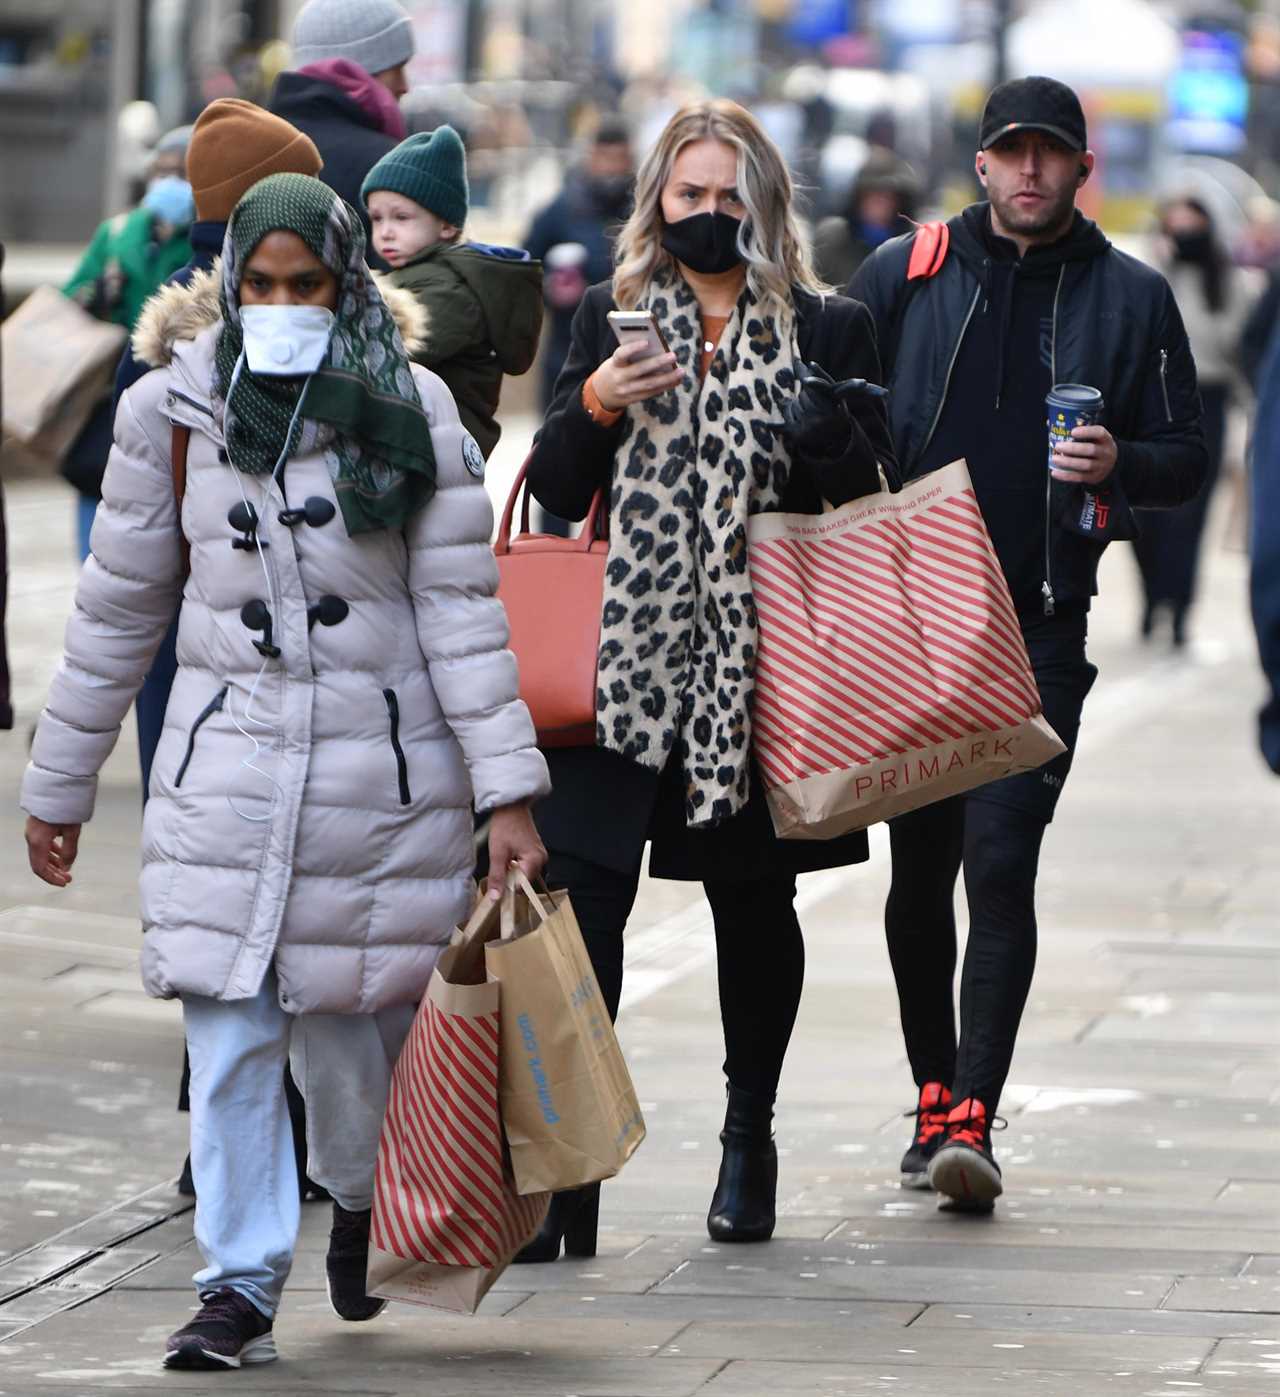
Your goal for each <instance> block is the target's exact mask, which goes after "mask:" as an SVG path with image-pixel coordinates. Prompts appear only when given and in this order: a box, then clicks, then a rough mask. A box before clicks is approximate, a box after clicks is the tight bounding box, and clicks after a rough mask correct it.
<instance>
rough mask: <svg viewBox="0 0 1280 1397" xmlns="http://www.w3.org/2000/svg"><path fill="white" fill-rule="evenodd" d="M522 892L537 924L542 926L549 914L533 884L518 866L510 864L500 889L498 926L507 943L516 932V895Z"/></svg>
mask: <svg viewBox="0 0 1280 1397" xmlns="http://www.w3.org/2000/svg"><path fill="white" fill-rule="evenodd" d="M517 892H522V893H523V894H524V895H525V898H526V899H527V900H528V903H529V905H530V907H532V908H533V909H534V911H535V912H536V913H537V916H538V922H539V924H540V925H541V924H544V923H545V922H546V921H547V920H548V918H549V914H548V912H547V909H546V908H545V907H543V905H542V899H541V897H539V896H538V893H537V891H536V890H535V889H534V886H533V884H532V883H531V882H530V881H529V879H528V877H527V876H526V874H525V871H524V869H523V868H521V867H520V865H519V864H512V865H511V867H510V868H509V869H507V881H506V883H505V884H504V886H503V889H502V903H501V908H502V910H501V913H500V922H499V924H500V926H501V928H502V939H503V940H504V941H509V940H510V939H511V938H512V937H513V936H514V935H515V930H516V893H517Z"/></svg>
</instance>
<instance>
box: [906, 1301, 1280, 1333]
mask: <svg viewBox="0 0 1280 1397" xmlns="http://www.w3.org/2000/svg"><path fill="white" fill-rule="evenodd" d="M912 1328H913V1329H915V1328H920V1329H1020V1328H1023V1329H1035V1330H1039V1331H1041V1332H1044V1333H1057V1332H1066V1333H1069V1334H1177V1335H1182V1336H1184V1337H1185V1336H1190V1337H1195V1336H1203V1337H1209V1338H1224V1339H1225V1338H1231V1339H1259V1340H1267V1341H1271V1340H1276V1341H1280V1315H1267V1314H1242V1313H1240V1312H1238V1311H1232V1310H1168V1309H1164V1310H1156V1309H1132V1310H1125V1309H1103V1308H1100V1307H1095V1306H1083V1305H1082V1306H1075V1307H1072V1306H1066V1305H1036V1306H1029V1305H974V1304H968V1303H961V1304H955V1305H929V1306H928V1307H927V1308H926V1309H925V1310H924V1312H923V1313H922V1314H921V1315H920V1316H919V1317H918V1318H917V1319H915V1320H913V1321H912Z"/></svg>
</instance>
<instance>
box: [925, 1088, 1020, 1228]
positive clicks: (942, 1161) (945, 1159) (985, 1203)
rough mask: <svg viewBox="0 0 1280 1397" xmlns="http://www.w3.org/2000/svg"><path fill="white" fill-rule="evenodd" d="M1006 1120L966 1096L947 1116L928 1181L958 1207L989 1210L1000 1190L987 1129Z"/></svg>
mask: <svg viewBox="0 0 1280 1397" xmlns="http://www.w3.org/2000/svg"><path fill="white" fill-rule="evenodd" d="M1005 1125H1006V1122H1005V1121H1004V1120H1002V1119H1001V1118H1000V1117H999V1116H991V1117H989V1116H988V1114H987V1108H986V1106H984V1105H983V1103H982V1102H981V1101H979V1100H978V1099H977V1097H966V1098H965V1099H964V1100H963V1101H961V1102H960V1103H959V1105H957V1106H953V1107H952V1109H951V1111H950V1112H949V1114H948V1115H947V1126H946V1132H945V1133H944V1135H943V1137H942V1142H941V1143H940V1144H939V1145H938V1148H937V1151H936V1153H935V1154H934V1156H933V1160H932V1162H931V1163H930V1165H929V1182H930V1183H931V1184H932V1185H933V1187H934V1189H935V1190H936V1191H937V1192H938V1193H940V1194H942V1195H943V1197H944V1199H947V1200H950V1203H951V1205H952V1206H953V1207H954V1208H956V1209H959V1210H968V1211H972V1212H990V1211H991V1209H992V1207H993V1206H994V1204H995V1201H996V1199H997V1198H999V1197H1000V1195H1001V1194H1002V1193H1003V1192H1004V1184H1003V1183H1002V1182H1001V1178H1000V1166H999V1165H998V1164H997V1163H996V1157H995V1155H994V1154H992V1152H991V1131H992V1130H993V1129H996V1130H1003V1129H1004V1127H1005Z"/></svg>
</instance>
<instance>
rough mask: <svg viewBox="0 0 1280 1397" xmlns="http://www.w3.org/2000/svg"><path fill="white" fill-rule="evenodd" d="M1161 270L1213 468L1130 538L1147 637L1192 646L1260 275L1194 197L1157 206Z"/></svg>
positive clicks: (1146, 518)
mask: <svg viewBox="0 0 1280 1397" xmlns="http://www.w3.org/2000/svg"><path fill="white" fill-rule="evenodd" d="M1160 268H1161V270H1162V271H1163V272H1164V274H1165V276H1166V277H1167V278H1168V280H1169V284H1170V285H1171V286H1172V287H1173V294H1174V297H1175V298H1176V300H1177V302H1178V309H1179V311H1181V313H1182V320H1183V323H1184V324H1185V326H1186V329H1187V336H1188V338H1189V339H1190V341H1191V352H1192V354H1193V355H1194V356H1195V361H1196V376H1197V379H1198V381H1199V385H1200V401H1201V403H1202V404H1203V408H1204V417H1203V423H1204V438H1205V447H1206V449H1207V451H1208V453H1209V470H1208V475H1207V476H1206V477H1205V483H1204V487H1203V488H1202V489H1201V490H1200V492H1199V494H1197V495H1196V496H1195V498H1194V499H1191V500H1188V501H1187V503H1186V504H1184V505H1180V506H1179V507H1178V508H1177V509H1168V510H1161V511H1159V512H1149V513H1142V514H1140V515H1139V516H1138V527H1139V529H1140V532H1139V534H1138V536H1137V538H1135V539H1134V541H1133V549H1134V553H1135V555H1136V556H1137V559H1138V567H1139V570H1140V572H1141V574H1142V587H1143V593H1144V605H1143V611H1142V620H1141V627H1140V628H1141V633H1142V636H1143V638H1144V639H1149V638H1150V637H1151V636H1152V634H1153V633H1154V632H1155V630H1156V629H1157V627H1159V626H1162V625H1163V624H1164V623H1166V622H1167V623H1168V625H1169V626H1170V628H1171V635H1172V639H1173V644H1174V645H1175V646H1176V647H1177V648H1179V649H1181V648H1182V647H1183V646H1184V645H1185V644H1186V643H1187V637H1188V633H1189V631H1188V618H1189V615H1190V611H1191V606H1192V603H1193V602H1194V601H1195V593H1196V576H1197V573H1198V571H1199V564H1200V545H1201V541H1202V539H1203V537H1204V528H1205V521H1206V519H1207V518H1208V514H1209V508H1210V505H1211V504H1212V502H1213V492H1214V487H1215V486H1216V485H1217V483H1218V477H1219V474H1220V473H1221V470H1222V453H1223V447H1224V444H1225V440H1226V431H1227V414H1228V411H1229V409H1230V407H1231V404H1232V402H1233V400H1234V401H1238V400H1239V396H1240V390H1241V389H1242V388H1245V391H1247V387H1246V385H1245V380H1244V376H1243V348H1242V344H1243V339H1244V332H1245V327H1246V323H1247V321H1248V317H1249V312H1250V311H1251V310H1252V308H1253V306H1254V303H1255V302H1256V300H1257V297H1258V291H1259V287H1258V285H1257V283H1256V281H1255V280H1254V279H1255V278H1256V277H1257V275H1258V274H1257V273H1256V272H1251V271H1248V270H1245V269H1241V268H1238V267H1235V266H1233V265H1232V262H1231V257H1230V254H1229V253H1228V251H1227V249H1226V247H1225V246H1224V245H1223V242H1222V239H1221V237H1220V235H1219V232H1218V229H1217V226H1216V225H1215V222H1214V219H1213V216H1212V214H1211V213H1210V212H1209V209H1208V206H1207V205H1206V204H1205V203H1204V202H1203V201H1202V200H1200V199H1198V198H1195V197H1193V196H1191V195H1187V196H1185V197H1179V198H1175V199H1170V200H1169V201H1168V202H1166V203H1165V204H1164V205H1163V206H1162V207H1161V209H1160Z"/></svg>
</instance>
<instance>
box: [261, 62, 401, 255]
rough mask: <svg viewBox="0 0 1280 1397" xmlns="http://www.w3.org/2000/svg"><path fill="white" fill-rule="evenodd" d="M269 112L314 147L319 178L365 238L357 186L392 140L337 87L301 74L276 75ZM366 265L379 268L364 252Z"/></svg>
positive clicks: (365, 215) (391, 146)
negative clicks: (358, 223)
mask: <svg viewBox="0 0 1280 1397" xmlns="http://www.w3.org/2000/svg"><path fill="white" fill-rule="evenodd" d="M269 110H270V111H272V112H274V113H275V114H276V116H280V117H283V118H284V119H285V120H286V121H290V122H292V123H293V124H294V125H295V126H296V127H297V128H298V130H299V131H302V132H305V134H306V135H308V136H310V137H311V139H312V140H313V141H314V142H315V144H316V149H317V150H318V151H319V152H320V158H321V160H323V161H324V168H323V169H322V170H321V171H320V174H319V178H320V179H322V180H323V181H324V182H325V184H327V185H328V186H329V188H330V189H332V190H333V191H334V192H335V193H336V194H340V195H341V196H342V197H343V198H344V199H345V200H346V201H347V203H349V204H350V205H351V207H352V208H353V209H355V211H356V212H357V213H358V214H359V215H360V217H361V219H362V220H363V222H364V231H365V236H366V237H367V236H368V234H369V215H368V213H367V212H366V211H365V207H364V200H363V199H361V197H360V186H361V185H362V184H363V183H364V177H365V176H366V175H367V174H368V173H369V171H370V170H372V169H373V167H374V166H375V165H376V164H377V163H378V161H379V160H381V159H382V157H383V156H384V155H385V154H386V153H387V152H388V151H389V150H394V149H395V146H396V141H395V140H394V139H393V138H392V137H391V136H388V135H387V134H386V132H385V131H381V130H379V129H378V125H377V122H376V121H375V119H374V118H373V117H372V116H370V115H369V113H368V112H366V111H365V110H364V109H363V108H362V107H361V106H360V104H359V103H358V102H355V101H353V100H352V99H351V98H350V97H348V96H347V94H346V93H345V92H343V91H342V89H341V88H339V87H335V86H334V84H333V83H331V82H325V81H324V79H323V78H313V77H308V76H307V74H305V73H281V74H280V76H279V77H278V78H277V79H276V85H275V87H274V88H273V89H272V91H271V101H270V104H269ZM369 260H370V263H371V265H373V266H376V267H379V268H381V267H382V265H383V264H382V262H381V260H379V259H375V258H374V257H373V255H372V249H370V259H369Z"/></svg>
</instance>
